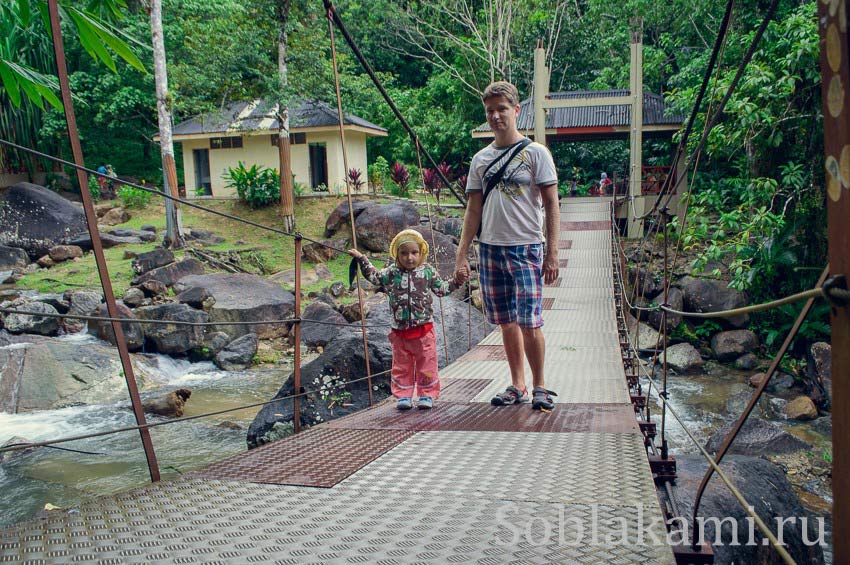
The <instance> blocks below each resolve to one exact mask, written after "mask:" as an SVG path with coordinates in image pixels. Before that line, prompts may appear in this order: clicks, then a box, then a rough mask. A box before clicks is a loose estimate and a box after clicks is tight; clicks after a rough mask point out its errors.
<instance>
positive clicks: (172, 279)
mask: <svg viewBox="0 0 850 565" xmlns="http://www.w3.org/2000/svg"><path fill="white" fill-rule="evenodd" d="M203 274H204V264H203V263H201V262H200V261H198V260H197V259H194V258H192V257H189V258H187V259H183V260H182V261H179V262H177V263H171V264H169V265H165V266H164V267H158V268H156V269H151V270H150V271H145V272H144V273H142V274H141V275H139V276H138V277H136V278H135V279H133V284H134V285H141V284H142V283H143V282H145V281H149V280H157V281H159V282H161V283H162V284H164V285H165V286H174V284H175V283H177V281H179V280H180V279H182V278H184V277H188V276H192V275H203Z"/></svg>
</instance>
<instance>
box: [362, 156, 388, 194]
mask: <svg viewBox="0 0 850 565" xmlns="http://www.w3.org/2000/svg"><path fill="white" fill-rule="evenodd" d="M367 170H368V173H369V182H370V183H372V190H374V191H376V192H377V190H378V187H379V186H380V187H381V188H383V186H384V183H385V182H386V180H387V176H388V175H389V173H390V164H389V163H387V160H386V159H384V158H383V156H381V155H378V158H377V159H375V162H374V163H372V164H371V165H369V167H368V169H367Z"/></svg>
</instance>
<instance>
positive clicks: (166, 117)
mask: <svg viewBox="0 0 850 565" xmlns="http://www.w3.org/2000/svg"><path fill="white" fill-rule="evenodd" d="M150 16H151V43H152V45H153V67H154V78H155V82H156V110H157V116H158V120H159V145H160V151H161V153H162V180H163V191H164V192H167V193H169V194H171V196H173V197H175V198H177V196H178V192H177V168H176V166H175V164H174V143H173V141H172V138H171V108H170V107H169V104H168V72H167V71H166V67H165V43H164V41H163V37H162V2H161V0H150ZM163 243H164V244H165V245H166V246H168V247H171V248H175V247H183V245H185V241H184V240H183V234H182V233H181V232H180V223H179V218H178V208H177V203H176V202H174V201H172V200H169V199H166V200H165V241H164V242H163Z"/></svg>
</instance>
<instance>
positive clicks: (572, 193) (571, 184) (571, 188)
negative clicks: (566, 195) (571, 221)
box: [570, 177, 578, 198]
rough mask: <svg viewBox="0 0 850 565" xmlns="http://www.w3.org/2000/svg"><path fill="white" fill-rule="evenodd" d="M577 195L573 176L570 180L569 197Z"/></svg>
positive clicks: (576, 186)
mask: <svg viewBox="0 0 850 565" xmlns="http://www.w3.org/2000/svg"><path fill="white" fill-rule="evenodd" d="M576 196H578V183H577V182H576V179H575V177H573V178H572V180H570V198H575V197H576Z"/></svg>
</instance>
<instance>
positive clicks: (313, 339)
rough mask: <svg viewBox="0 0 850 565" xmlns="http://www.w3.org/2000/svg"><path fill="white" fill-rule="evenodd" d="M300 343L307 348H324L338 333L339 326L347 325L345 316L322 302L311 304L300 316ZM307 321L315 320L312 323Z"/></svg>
mask: <svg viewBox="0 0 850 565" xmlns="http://www.w3.org/2000/svg"><path fill="white" fill-rule="evenodd" d="M301 319H302V320H304V321H302V322H301V341H303V342H304V343H305V344H307V347H309V348H313V349H315V348H316V347H324V346H326V345H327V344H328V342H330V341H331V340H332V339H333V338H334V337H336V335H337V334H338V333H339V328H340V327H341V326H346V325H348V320H346V319H345V316H343V315H342V314H340V313H339V312H337V311H336V310H335V309H334V308H333V307H332V306H330V305H329V304H326V303H324V302H319V301H317V302H313V303H312V304H310V305H309V306H307V308H305V309H304V313H303V314H302V315H301ZM308 320H315V321H314V322H311V321H308Z"/></svg>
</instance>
